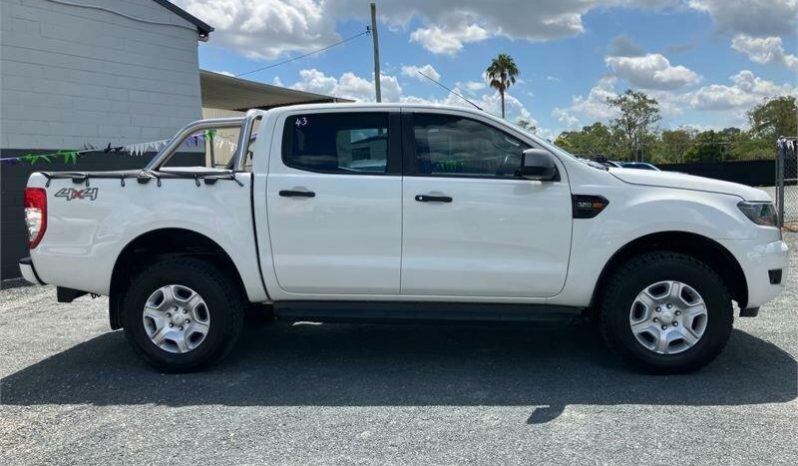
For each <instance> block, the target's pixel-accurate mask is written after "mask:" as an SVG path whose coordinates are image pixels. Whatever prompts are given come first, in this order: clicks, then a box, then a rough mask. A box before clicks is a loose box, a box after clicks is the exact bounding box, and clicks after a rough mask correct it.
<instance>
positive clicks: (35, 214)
mask: <svg viewBox="0 0 798 466" xmlns="http://www.w3.org/2000/svg"><path fill="white" fill-rule="evenodd" d="M25 225H26V226H27V227H28V248H29V249H33V248H35V247H36V246H38V245H39V242H40V241H41V240H42V237H44V232H45V231H46V230H47V191H46V190H44V188H25Z"/></svg>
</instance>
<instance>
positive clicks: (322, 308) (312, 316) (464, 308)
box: [274, 301, 582, 323]
mask: <svg viewBox="0 0 798 466" xmlns="http://www.w3.org/2000/svg"><path fill="white" fill-rule="evenodd" d="M581 310H582V309H581V308H579V307H570V306H553V305H548V304H485V303H449V302H404V301H387V302H386V301H366V302H364V301H281V302H275V303H274V315H275V316H276V317H277V319H279V320H286V321H294V322H295V321H300V320H302V321H314V322H391V323H394V322H413V321H470V322H561V321H566V322H567V321H569V320H571V319H573V318H575V317H579V313H580V311H581Z"/></svg>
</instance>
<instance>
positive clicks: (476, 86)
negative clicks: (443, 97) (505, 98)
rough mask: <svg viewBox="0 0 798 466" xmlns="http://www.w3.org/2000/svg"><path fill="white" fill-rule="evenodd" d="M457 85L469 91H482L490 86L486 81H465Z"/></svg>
mask: <svg viewBox="0 0 798 466" xmlns="http://www.w3.org/2000/svg"><path fill="white" fill-rule="evenodd" d="M457 87H462V88H465V89H466V90H467V91H468V92H469V93H472V94H473V93H474V92H477V91H481V90H482V89H485V88H486V87H488V85H487V84H486V83H485V82H484V81H466V82H464V83H457Z"/></svg>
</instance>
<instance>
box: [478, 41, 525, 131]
mask: <svg viewBox="0 0 798 466" xmlns="http://www.w3.org/2000/svg"><path fill="white" fill-rule="evenodd" d="M485 75H486V76H487V78H488V80H489V81H490V87H492V88H494V89H496V90H497V91H499V94H500V95H501V96H502V118H504V93H505V92H506V91H507V88H509V87H510V86H512V85H513V84H515V77H516V76H518V67H517V66H516V65H515V61H513V57H511V56H509V55H507V54H506V53H500V54H499V56H498V57H496V58H494V59H493V60H491V62H490V66H488V69H486V70H485Z"/></svg>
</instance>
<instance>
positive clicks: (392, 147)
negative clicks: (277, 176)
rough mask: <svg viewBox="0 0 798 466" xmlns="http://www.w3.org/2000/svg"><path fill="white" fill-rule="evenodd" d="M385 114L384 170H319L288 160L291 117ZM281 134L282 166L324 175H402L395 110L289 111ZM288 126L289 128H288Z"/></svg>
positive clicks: (399, 138) (292, 133) (400, 137)
mask: <svg viewBox="0 0 798 466" xmlns="http://www.w3.org/2000/svg"><path fill="white" fill-rule="evenodd" d="M375 114H377V115H385V116H386V117H387V118H388V143H387V147H386V149H387V151H388V152H387V154H386V160H385V171H384V172H357V171H345V170H340V169H336V170H319V169H312V168H308V167H304V166H301V165H298V164H295V163H292V162H290V161H289V160H288V159H287V158H286V156H287V155H288V154H287V153H286V151H287V150H288V149H289V148H291V149H292V148H293V147H294V144H293V142H294V139H293V138H294V131H293V127H294V125H293V123H291V122H292V121H294V120H293V119H294V118H296V117H297V116H306V115H325V116H326V115H375ZM282 128H283V136H282V140H281V147H280V158H281V160H282V163H283V165H284V166H286V167H288V168H291V169H294V170H299V171H302V172H308V173H319V174H324V175H357V176H401V175H402V161H403V159H402V127H401V121H400V113H399V112H396V111H389V110H384V109H379V110H367V109H358V110H353V111H332V112H331V111H324V110H321V111H319V110H315V111H309V112H296V113H290V114H288V115H286V116H285V121H284V122H283V126H282ZM289 128H290V130H289Z"/></svg>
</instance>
